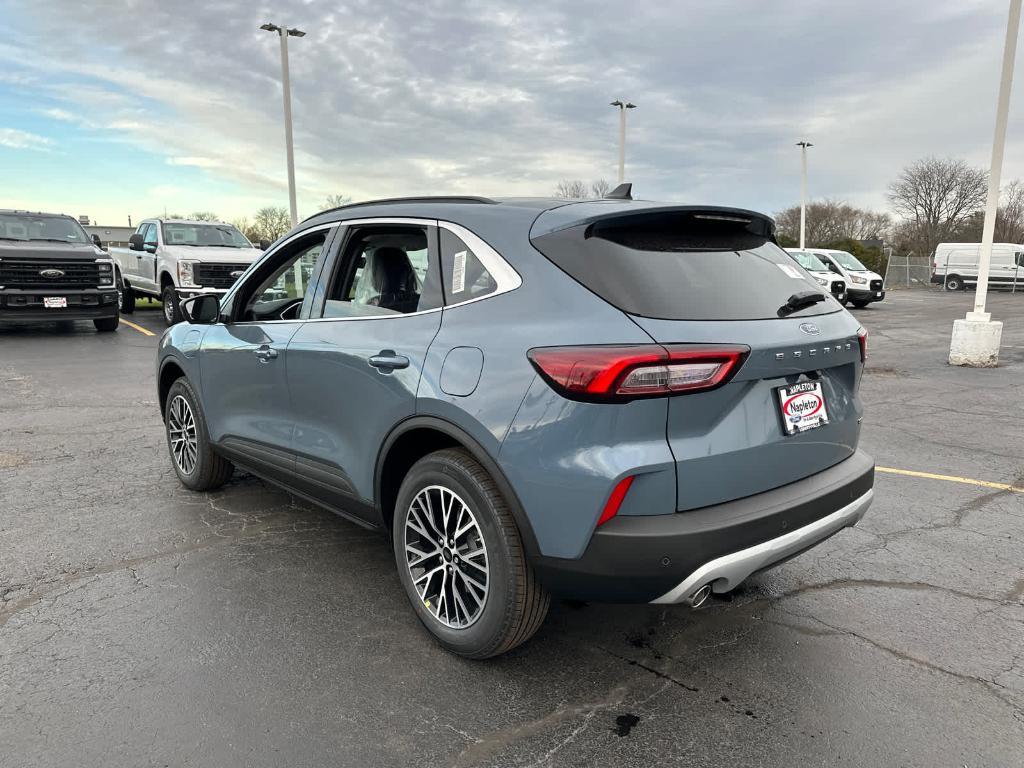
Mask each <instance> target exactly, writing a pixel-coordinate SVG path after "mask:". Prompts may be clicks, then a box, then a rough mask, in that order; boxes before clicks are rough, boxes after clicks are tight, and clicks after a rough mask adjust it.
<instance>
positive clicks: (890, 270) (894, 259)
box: [884, 254, 935, 291]
mask: <svg viewBox="0 0 1024 768" xmlns="http://www.w3.org/2000/svg"><path fill="white" fill-rule="evenodd" d="M931 279H932V260H931V259H930V258H929V257H928V256H900V255H898V254H892V255H891V256H890V257H889V264H888V265H887V266H886V268H885V282H884V287H885V290H887V291H889V290H892V289H894V288H895V289H900V288H934V287H935V286H933V285H932V283H931Z"/></svg>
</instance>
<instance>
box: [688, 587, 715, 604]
mask: <svg viewBox="0 0 1024 768" xmlns="http://www.w3.org/2000/svg"><path fill="white" fill-rule="evenodd" d="M709 597H711V585H710V584H705V585H704V586H703V587H701V588H700V589H698V590H697V591H696V592H694V593H693V594H692V595H691V596H690V598H689V599H688V600H687V601H686V602H688V603H689V604H690V607H691V608H700V607H701V606H702V605H704V603H706V602H707V600H708V598H709Z"/></svg>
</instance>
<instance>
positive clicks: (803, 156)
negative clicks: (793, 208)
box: [796, 141, 814, 251]
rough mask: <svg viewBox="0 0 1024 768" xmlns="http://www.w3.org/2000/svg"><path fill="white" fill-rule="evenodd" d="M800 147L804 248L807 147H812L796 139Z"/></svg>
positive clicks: (803, 242)
mask: <svg viewBox="0 0 1024 768" xmlns="http://www.w3.org/2000/svg"><path fill="white" fill-rule="evenodd" d="M796 145H797V146H798V147H800V250H801V251H802V250H803V249H804V246H805V245H806V242H805V241H804V234H805V232H806V231H807V148H808V147H813V146H814V145H813V144H811V142H809V141H798V142H797V143H796Z"/></svg>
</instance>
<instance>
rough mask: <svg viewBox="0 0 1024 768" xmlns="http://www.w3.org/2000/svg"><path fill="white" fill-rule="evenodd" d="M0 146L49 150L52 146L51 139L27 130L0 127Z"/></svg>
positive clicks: (41, 150) (40, 150)
mask: <svg viewBox="0 0 1024 768" xmlns="http://www.w3.org/2000/svg"><path fill="white" fill-rule="evenodd" d="M0 146H4V147H9V148H11V149H29V150H33V151H35V152H49V151H51V149H52V147H53V140H52V139H48V138H46V137H45V136H39V135H37V134H35V133H29V132H28V131H19V130H18V129H16V128H0Z"/></svg>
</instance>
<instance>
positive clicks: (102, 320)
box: [92, 315, 121, 333]
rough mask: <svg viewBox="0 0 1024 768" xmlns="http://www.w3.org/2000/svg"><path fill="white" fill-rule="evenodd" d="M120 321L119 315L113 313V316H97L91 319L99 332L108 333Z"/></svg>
mask: <svg viewBox="0 0 1024 768" xmlns="http://www.w3.org/2000/svg"><path fill="white" fill-rule="evenodd" d="M120 323H121V316H120V315H114V316H113V317H98V318H96V319H95V320H93V321H92V324H93V325H95V326H96V330H97V331H99V332H100V333H110V332H111V331H116V330H117V326H118V325H120Z"/></svg>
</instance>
